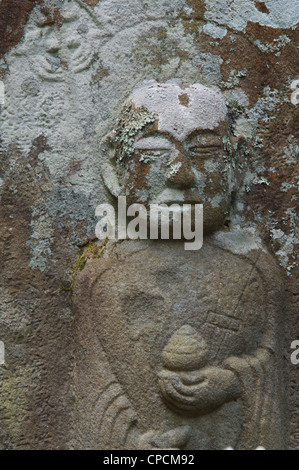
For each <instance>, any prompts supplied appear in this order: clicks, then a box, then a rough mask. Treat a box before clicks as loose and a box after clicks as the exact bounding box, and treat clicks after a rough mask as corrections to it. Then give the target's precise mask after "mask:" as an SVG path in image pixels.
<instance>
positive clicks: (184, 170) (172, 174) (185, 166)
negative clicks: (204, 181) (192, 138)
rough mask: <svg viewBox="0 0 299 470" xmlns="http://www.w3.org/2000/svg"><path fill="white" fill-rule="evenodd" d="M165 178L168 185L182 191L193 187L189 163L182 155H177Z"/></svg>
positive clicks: (192, 175)
mask: <svg viewBox="0 0 299 470" xmlns="http://www.w3.org/2000/svg"><path fill="white" fill-rule="evenodd" d="M166 176H167V181H168V182H169V183H170V184H172V185H174V186H176V187H178V188H182V189H183V188H190V187H191V186H193V184H194V180H195V175H194V172H193V170H192V166H191V162H190V160H189V158H188V157H185V156H184V155H183V154H179V155H178V156H177V158H176V159H175V160H174V161H173V162H172V163H171V166H170V168H169V170H168V172H167V175H166Z"/></svg>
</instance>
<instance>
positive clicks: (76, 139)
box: [0, 0, 299, 449]
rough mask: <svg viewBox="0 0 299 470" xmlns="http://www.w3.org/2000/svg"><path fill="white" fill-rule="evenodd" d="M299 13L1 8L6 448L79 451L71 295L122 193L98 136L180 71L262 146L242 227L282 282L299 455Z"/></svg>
mask: <svg viewBox="0 0 299 470" xmlns="http://www.w3.org/2000/svg"><path fill="white" fill-rule="evenodd" d="M298 17H299V12H298V7H296V2H294V1H293V0H268V1H267V2H261V1H254V0H234V1H232V2H231V1H228V0H206V1H201V0H171V1H168V0H147V1H143V0H128V1H127V2H119V1H117V0H99V1H97V0H85V1H84V0H77V1H75V0H73V1H59V0H57V1H55V0H53V1H50V0H49V1H47V0H45V1H42V0H40V1H37V2H34V1H30V0H26V1H23V0H22V1H20V0H9V1H8V0H2V1H1V3H0V53H1V59H0V80H1V81H2V82H3V84H4V94H3V96H2V95H1V98H0V107H1V108H0V109H1V114H0V120H1V129H0V145H1V164H0V197H1V200H0V211H1V216H0V217H1V226H0V231H1V236H0V243H1V250H0V252H1V279H0V289H1V304H0V340H1V341H3V342H4V344H5V359H6V363H5V365H1V366H0V419H1V421H0V446H1V448H3V449H11V448H17V449H24V448H33V449H48V448H69V447H70V446H71V439H72V419H73V418H72V410H73V402H74V394H73V390H72V369H73V356H74V350H75V348H76V345H75V344H74V342H73V339H72V338H73V334H72V333H73V316H72V301H71V296H70V292H69V291H68V289H69V288H70V287H71V278H72V273H73V267H74V265H75V264H76V261H77V260H78V249H79V248H81V249H84V247H85V246H87V244H88V242H89V241H90V240H93V239H94V228H95V225H96V218H95V215H94V211H95V207H96V206H97V205H98V204H100V203H103V202H107V200H109V195H108V193H107V192H106V189H105V188H104V185H103V183H102V179H101V158H102V155H101V146H100V142H101V140H102V138H103V136H104V135H106V134H107V133H108V132H110V131H111V130H112V129H113V127H114V125H115V120H116V118H117V116H118V115H119V112H120V109H121V107H122V105H123V103H124V101H125V100H126V99H127V98H128V96H129V95H130V93H131V91H132V89H133V87H134V86H135V85H136V84H137V83H138V82H141V81H143V80H148V79H155V80H157V81H158V82H163V81H167V80H169V79H172V78H178V79H181V80H182V81H183V82H185V83H198V82H200V83H203V84H206V85H208V86H213V85H215V86H217V87H219V88H220V89H221V90H222V92H223V93H224V94H225V96H226V99H227V103H228V105H229V107H230V112H231V117H232V121H233V126H234V133H235V135H236V136H240V135H244V136H245V137H246V139H247V140H248V142H250V146H251V148H252V151H251V152H248V150H247V149H246V147H245V146H244V152H243V153H242V154H241V155H240V161H239V165H240V167H241V168H242V170H244V173H245V178H244V182H243V184H242V186H241V187H240V189H239V192H238V194H237V197H236V203H235V206H234V208H233V211H232V214H231V221H232V226H233V227H234V229H235V230H238V227H240V228H242V229H245V230H248V231H249V233H254V235H255V237H257V238H260V240H261V241H263V242H264V243H265V244H266V245H267V246H268V248H269V250H270V251H272V253H273V255H274V256H275V257H276V259H277V264H278V265H280V269H281V272H282V275H283V276H284V277H285V282H286V286H287V291H286V299H285V300H286V302H287V305H288V307H287V308H286V310H285V311H282V312H281V315H282V319H283V323H284V325H285V330H286V335H287V338H286V342H285V347H284V352H283V355H284V372H285V381H286V383H285V386H286V388H287V394H288V403H287V415H286V420H287V422H288V448H291V449H296V448H297V449H298V448H299V430H298V420H299V408H298V396H299V378H298V366H295V365H292V364H291V362H290V354H291V349H290V345H291V342H292V341H294V340H295V339H298V327H299V320H298V303H297V304H296V302H298V299H297V295H298V267H296V266H297V264H296V263H297V259H296V254H297V251H298V238H297V237H298V233H296V225H297V224H298V222H297V220H298V219H297V212H298V195H297V185H298V179H297V178H298V160H297V155H298V142H297V137H298V104H297V103H298V99H297V94H296V89H295V87H296V83H294V81H295V80H296V79H298V78H299V71H298V65H297V64H298V55H297V49H296V37H297V31H296V23H297V21H298ZM296 307H297V310H296Z"/></svg>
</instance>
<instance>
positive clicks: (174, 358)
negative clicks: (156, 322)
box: [162, 325, 208, 371]
mask: <svg viewBox="0 0 299 470" xmlns="http://www.w3.org/2000/svg"><path fill="white" fill-rule="evenodd" d="M162 358H163V365H164V367H165V368H166V369H169V370H184V371H188V370H198V369H201V368H202V367H205V366H206V365H207V362H208V351H207V345H206V342H205V341H204V339H203V338H202V337H201V336H200V334H199V333H198V332H197V331H196V330H195V329H194V328H192V327H191V326H189V325H184V326H182V328H180V329H179V330H178V331H177V332H176V333H175V334H174V335H173V336H172V337H171V339H170V341H169V343H168V344H167V345H166V346H165V348H164V350H163V353H162Z"/></svg>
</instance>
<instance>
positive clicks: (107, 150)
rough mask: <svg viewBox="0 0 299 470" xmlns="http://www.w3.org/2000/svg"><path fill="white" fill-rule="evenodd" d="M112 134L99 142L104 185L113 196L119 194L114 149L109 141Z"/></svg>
mask: <svg viewBox="0 0 299 470" xmlns="http://www.w3.org/2000/svg"><path fill="white" fill-rule="evenodd" d="M111 140H112V135H111V134H109V135H108V136H106V137H105V138H104V139H103V141H102V144H101V172H102V179H103V181H104V185H105V186H106V188H107V189H108V191H109V192H110V193H111V194H112V196H114V197H118V196H119V195H120V191H121V190H120V185H119V181H118V177H117V171H116V161H115V149H114V147H113V145H112V143H111Z"/></svg>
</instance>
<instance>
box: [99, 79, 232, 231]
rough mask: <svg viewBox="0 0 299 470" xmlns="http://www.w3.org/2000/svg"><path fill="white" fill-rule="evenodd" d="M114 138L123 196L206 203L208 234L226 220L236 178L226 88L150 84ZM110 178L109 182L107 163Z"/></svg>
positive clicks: (138, 93) (137, 93) (138, 91)
mask: <svg viewBox="0 0 299 470" xmlns="http://www.w3.org/2000/svg"><path fill="white" fill-rule="evenodd" d="M110 140H111V142H112V146H111V152H110V157H111V158H110V162H111V164H112V165H111V166H110V168H111V169H112V168H113V167H114V171H115V175H116V176H117V183H118V184H117V185H114V186H113V185H111V184H110V188H112V189H111V192H112V193H113V194H114V195H115V196H117V195H123V196H126V197H127V203H128V204H133V203H140V204H144V205H145V206H146V207H147V206H148V205H149V204H153V203H157V204H168V205H170V204H172V203H178V204H184V203H185V204H196V203H197V204H203V205H204V230H205V232H206V233H207V232H211V231H213V230H215V229H217V228H219V227H221V226H222V225H223V224H224V222H225V220H226V218H227V216H228V214H229V210H230V205H231V195H232V191H233V182H232V171H231V170H232V162H231V141H230V136H229V124H228V110H227V107H226V104H225V98H224V96H223V95H222V94H221V92H220V91H219V90H217V89H215V88H207V87H205V86H203V85H201V84H194V85H187V86H186V85H185V86H183V85H180V84H178V83H177V82H167V83H165V84H159V83H157V82H147V83H143V84H141V85H140V86H138V87H136V88H135V89H134V90H133V94H132V97H131V100H130V102H129V104H128V105H127V106H126V107H125V108H124V109H123V111H122V113H121V115H120V117H119V120H118V123H117V128H116V129H115V131H114V133H113V134H112V136H111V137H110ZM107 176H108V177H107ZM104 179H105V181H108V186H109V182H110V183H111V181H112V178H111V172H110V175H109V174H107V169H106V171H104Z"/></svg>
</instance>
